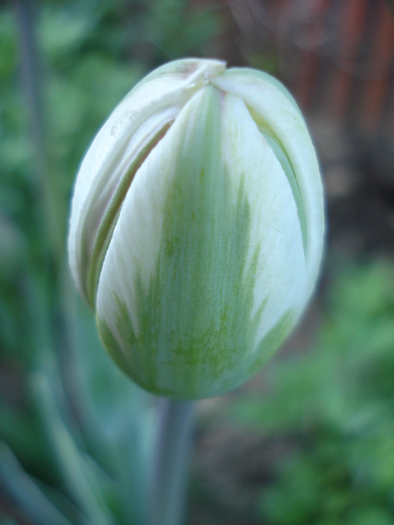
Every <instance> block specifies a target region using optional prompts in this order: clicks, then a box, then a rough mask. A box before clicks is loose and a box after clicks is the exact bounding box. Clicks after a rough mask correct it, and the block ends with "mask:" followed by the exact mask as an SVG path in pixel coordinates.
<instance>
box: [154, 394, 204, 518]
mask: <svg viewBox="0 0 394 525" xmlns="http://www.w3.org/2000/svg"><path fill="white" fill-rule="evenodd" d="M193 408H194V402H193V401H175V400H173V399H165V398H162V399H160V401H159V429H158V436H157V443H156V450H155V457H154V461H153V468H152V479H151V486H150V494H149V496H150V497H149V500H148V505H149V509H148V525H180V523H181V522H182V519H183V513H184V506H185V495H186V485H187V483H186V474H187V470H188V463H189V456H190V449H191V434H192V427H193V412H194V411H193Z"/></svg>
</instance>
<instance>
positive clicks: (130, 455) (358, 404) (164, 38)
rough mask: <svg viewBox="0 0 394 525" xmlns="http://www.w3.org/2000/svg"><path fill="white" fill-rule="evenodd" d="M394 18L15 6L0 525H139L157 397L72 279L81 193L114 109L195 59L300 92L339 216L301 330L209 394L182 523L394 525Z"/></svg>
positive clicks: (355, 6)
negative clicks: (139, 87)
mask: <svg viewBox="0 0 394 525" xmlns="http://www.w3.org/2000/svg"><path fill="white" fill-rule="evenodd" d="M393 16H394V7H393V3H392V2H391V1H389V0H387V1H385V0H243V1H241V0H163V1H158V0H156V1H155V0H145V1H144V0H113V1H109V0H85V1H84V2H81V1H77V0H71V1H67V2H66V1H65V0H51V1H49V0H48V1H44V0H42V1H39V0H36V1H33V0H31V1H30V0H15V1H4V0H3V2H1V3H0V174H1V175H0V525H12V524H21V525H30V524H38V525H47V524H48V525H57V524H59V525H67V524H74V525H79V524H81V525H82V524H95V525H101V524H103V525H108V524H114V525H116V524H118V525H122V524H125V525H126V524H127V525H133V524H135V525H138V524H139V523H141V519H142V516H143V513H144V500H145V498H144V491H145V490H146V483H147V480H146V477H147V472H148V470H149V462H150V457H151V452H152V442H153V438H154V432H155V425H156V419H155V400H154V399H153V398H152V397H151V396H149V395H148V394H145V393H144V392H142V391H141V390H140V389H139V388H137V387H136V386H134V385H133V384H132V383H131V382H130V381H129V380H127V379H126V378H125V377H124V376H123V375H122V374H121V372H119V371H118V370H117V369H115V366H114V365H113V364H112V362H110V360H109V358H107V357H106V354H105V352H104V351H103V350H102V348H101V346H100V343H99V341H98V340H97V335H96V332H95V327H94V322H93V318H92V315H91V313H90V312H89V311H88V309H87V307H86V306H85V305H84V304H82V302H81V301H80V300H79V298H78V297H77V295H76V293H75V292H74V287H73V285H72V284H71V282H70V277H69V274H68V269H67V262H66V250H65V243H66V234H67V217H68V206H69V200H70V196H71V191H72V185H73V181H74V177H75V174H76V171H77V169H78V165H79V162H80V160H81V158H82V156H83V154H84V151H85V150H86V149H87V147H88V146H89V144H90V142H91V140H92V138H93V136H94V134H95V133H96V131H97V129H98V128H99V126H100V125H101V124H102V123H103V121H104V120H105V119H106V117H107V116H108V114H109V112H110V111H111V110H112V109H113V108H114V106H115V105H116V104H117V103H118V102H119V101H120V99H121V98H122V97H123V96H124V95H125V94H126V93H127V92H128V91H129V90H130V89H131V87H132V86H133V85H134V84H135V83H136V82H138V80H139V79H141V77H143V76H144V75H145V74H147V73H148V72H149V71H150V70H151V69H153V68H155V67H157V66H159V65H160V64H162V63H164V62H167V61H169V60H172V59H176V58H181V57H188V56H199V57H216V58H222V59H225V60H226V61H227V62H228V65H229V66H250V67H254V68H259V69H263V70H265V71H268V72H269V73H271V74H273V75H275V76H276V77H278V78H279V79H281V80H282V82H284V84H285V85H286V86H287V87H288V88H289V89H290V91H291V92H292V93H293V94H294V96H295V98H296V99H297V101H298V102H299V104H300V105H301V107H302V109H303V110H304V113H305V115H306V119H307V122H308V124H309V127H310V129H311V133H312V135H313V138H314V141H315V144H316V147H317V150H318V153H319V156H320V161H321V168H322V173H323V177H324V181H325V188H326V196H327V219H328V233H327V247H326V259H325V265H324V268H323V272H322V276H321V280H320V284H319V287H318V290H317V293H316V296H315V299H314V301H313V303H312V305H311V308H310V309H309V312H308V313H307V315H306V316H305V319H304V321H303V323H302V324H301V325H300V327H299V328H298V330H297V331H296V332H295V333H294V335H293V337H292V338H291V340H289V341H288V342H287V343H286V344H285V346H284V347H283V348H282V349H281V350H280V352H278V354H277V355H276V357H275V358H274V359H272V360H271V361H270V362H269V363H268V364H267V365H266V366H265V367H264V368H263V370H262V371H261V372H259V373H258V374H256V375H255V376H254V377H253V378H252V380H251V381H250V382H249V383H247V384H246V385H244V386H243V387H241V388H239V389H237V390H236V391H234V392H232V393H230V394H228V395H226V396H222V397H219V398H215V399H211V400H207V401H204V402H201V403H199V409H198V420H197V427H196V431H195V434H194V445H195V449H194V454H193V458H192V465H191V479H190V483H189V497H188V507H187V524H189V525H197V524H204V525H211V524H212V525H216V524H217V525H222V524H223V525H224V524H226V525H232V524H234V525H235V524H237V525H239V524H240V523H242V524H243V525H259V524H261V525H264V524H265V525H282V524H283V525H304V524H310V525H312V524H313V525H315V524H319V525H337V524H341V525H342V524H345V525H394V259H393V257H394V169H393V166H394V162H393V161H394V90H393V86H394V76H393V73H394V60H393V59H394V25H393Z"/></svg>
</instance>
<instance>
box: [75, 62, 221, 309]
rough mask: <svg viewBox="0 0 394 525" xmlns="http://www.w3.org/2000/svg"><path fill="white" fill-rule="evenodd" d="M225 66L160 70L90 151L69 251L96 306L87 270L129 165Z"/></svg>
mask: <svg viewBox="0 0 394 525" xmlns="http://www.w3.org/2000/svg"><path fill="white" fill-rule="evenodd" d="M224 67H225V64H224V63H223V62H220V61H215V60H197V59H196V60H184V61H178V62H176V63H171V64H167V65H166V66H163V67H162V68H159V69H157V70H156V71H155V72H153V73H152V74H151V75H148V76H147V77H146V78H145V79H144V80H143V81H141V82H140V83H139V84H138V85H137V86H136V87H135V88H134V89H133V90H132V91H131V92H130V93H129V94H128V95H127V96H126V97H125V98H124V99H123V101H122V102H121V103H120V104H119V105H118V106H117V107H116V109H115V110H114V111H113V113H112V114H111V115H110V117H109V118H108V120H107V121H106V123H105V124H104V126H103V127H102V128H101V130H100V131H99V133H98V134H97V136H96V138H95V140H94V141H93V143H92V145H91V147H90V149H89V150H88V152H87V155H86V157H85V159H84V161H83V163H82V165H81V168H80V171H79V174H78V177H77V181H76V185H75V189H74V197H73V203H72V211H71V218H70V233H69V241H68V247H69V260H70V267H71V271H72V274H73V277H74V279H75V282H76V283H77V284H78V287H79V289H80V291H81V293H82V294H83V295H84V296H85V298H86V299H87V300H88V302H90V304H91V305H92V306H94V304H93V303H94V295H95V290H91V288H94V287H95V286H94V283H93V285H92V284H88V283H86V280H87V277H86V274H87V273H88V271H89V269H88V268H87V267H88V266H89V265H90V263H91V261H90V258H91V256H92V251H93V249H94V240H95V238H96V234H97V231H98V229H99V227H100V224H101V221H102V219H103V216H104V215H105V213H106V211H107V207H108V206H109V203H110V201H111V199H112V198H113V196H114V194H115V192H116V190H117V188H118V186H119V184H120V182H121V181H122V179H123V178H124V176H125V173H127V170H128V169H130V165H132V163H133V162H134V161H135V162H136V163H137V164H138V163H139V158H138V155H139V154H140V153H141V150H143V149H144V148H146V147H149V144H150V142H151V141H152V140H153V139H154V137H155V136H160V135H161V134H162V133H163V132H164V131H165V129H166V126H167V125H168V124H169V123H171V122H172V121H173V120H174V119H175V118H176V116H177V115H178V113H179V111H180V109H181V108H182V107H183V106H184V105H185V103H186V102H187V100H189V99H190V97H191V96H192V95H193V94H194V93H195V92H196V91H197V90H198V89H201V87H203V86H204V85H205V84H206V83H207V82H208V79H209V78H210V76H212V75H214V74H217V73H218V72H219V71H221V70H223V69H224ZM132 176H133V174H129V178H131V179H132ZM130 182H131V181H130ZM112 227H113V226H112V225H111V229H112Z"/></svg>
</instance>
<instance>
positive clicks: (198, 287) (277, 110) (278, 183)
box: [69, 59, 324, 399]
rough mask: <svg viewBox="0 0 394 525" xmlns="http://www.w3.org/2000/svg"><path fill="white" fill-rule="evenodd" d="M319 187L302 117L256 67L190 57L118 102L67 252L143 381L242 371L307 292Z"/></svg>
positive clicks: (313, 269)
mask: <svg viewBox="0 0 394 525" xmlns="http://www.w3.org/2000/svg"><path fill="white" fill-rule="evenodd" d="M323 230H324V213H323V194H322V184H321V178H320V174H319V167H318V162H317V159H316V154H315V150H314V148H313V145H312V142H311V139H310V136H309V133H308V130H307V128H306V125H305V122H304V119H303V117H302V115H301V113H300V110H299V108H298V107H297V105H296V103H295V102H294V100H293V99H292V97H291V96H290V95H289V93H288V92H287V91H286V89H285V88H284V87H283V86H282V85H281V84H280V83H279V82H278V81H277V80H275V79H274V78H272V77H271V76H269V75H267V74H265V73H262V72H260V71H256V70H253V69H241V68H239V69H226V66H225V63H223V62H221V61H217V60H198V59H187V60H178V61H175V62H171V63H169V64H167V65H165V66H163V67H160V68H159V69H157V70H156V71H154V72H153V73H151V74H150V75H148V76H147V77H146V78H145V79H144V80H142V81H141V82H140V83H139V84H138V85H137V86H136V87H135V88H134V89H133V90H132V91H131V92H130V93H129V94H128V95H127V96H126V97H125V98H124V100H123V101H122V102H121V103H120V104H119V105H118V107H117V108H116V109H115V110H114V112H113V113H112V114H111V115H110V117H109V119H108V120H107V122H106V123H105V124H104V126H103V127H102V128H101V130H100V131H99V133H98V134H97V136H96V138H95V139H94V141H93V143H92V145H91V147H90V149H89V150H88V152H87V154H86V157H85V159H84V160H83V162H82V165H81V168H80V171H79V174H78V177H77V181H76V185H75V192H74V198H73V203H72V212H71V219H70V235H69V258H70V265H71V270H72V275H73V277H74V280H75V282H76V284H77V286H78V288H79V290H80V292H81V293H82V295H83V296H84V298H85V299H86V301H87V302H88V303H89V304H90V306H91V307H92V308H93V309H94V311H95V312H96V320H97V326H98V331H99V334H100V337H101V340H102V342H103V344H104V346H105V348H106V349H107V351H108V352H109V354H110V355H111V356H112V358H113V359H114V361H115V362H116V363H117V364H118V365H119V366H120V367H121V368H122V369H123V370H124V371H125V372H126V373H127V374H128V375H129V376H130V377H131V378H133V379H134V380H135V381H136V382H137V383H138V384H139V385H141V386H142V387H144V388H145V389H147V390H149V391H151V392H154V393H157V394H160V395H164V396H169V397H173V398H178V399H197V398H203V397H208V396H213V395H216V394H220V393H223V392H225V391H227V390H229V389H231V388H233V387H235V386H237V385H239V384H241V383H242V382H243V381H245V380H246V379H247V378H248V377H249V376H250V375H251V374H253V373H254V372H255V371H256V370H258V369H259V367H260V366H261V365H262V364H263V363H264V362H265V361H266V360H267V358H268V357H269V356H271V355H272V354H273V352H274V351H275V350H276V349H277V348H278V346H279V345H280V343H281V342H282V341H283V340H284V338H285V337H286V336H287V335H288V334H289V332H290V331H291V329H292V328H293V327H294V326H295V324H296V323H297V321H298V320H299V318H300V316H301V314H302V312H303V310H304V309H305V306H306V304H307V302H308V300H309V298H310V296H311V294H312V291H313V288H314V285H315V282H316V278H317V275H318V270H319V265H320V261H321V256H322V246H323Z"/></svg>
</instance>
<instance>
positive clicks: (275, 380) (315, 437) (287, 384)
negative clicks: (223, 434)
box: [230, 262, 394, 525]
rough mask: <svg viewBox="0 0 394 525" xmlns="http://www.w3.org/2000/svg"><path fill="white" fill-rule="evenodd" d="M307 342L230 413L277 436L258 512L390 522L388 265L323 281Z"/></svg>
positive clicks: (393, 504) (393, 489)
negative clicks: (321, 312)
mask: <svg viewBox="0 0 394 525" xmlns="http://www.w3.org/2000/svg"><path fill="white" fill-rule="evenodd" d="M327 310H328V311H327V314H326V315H325V318H324V320H323V325H322V327H321V330H320V334H319V337H318V341H317V342H316V344H315V345H314V348H313V349H312V350H310V351H309V352H307V353H303V354H302V355H296V356H293V357H290V358H286V359H285V360H283V361H280V360H278V361H276V362H275V363H272V364H271V365H268V368H267V369H266V370H265V371H264V374H265V377H266V378H267V380H268V381H269V383H270V385H271V388H270V389H269V390H270V392H269V395H267V397H266V398H264V399H261V397H259V398H251V397H248V398H242V399H241V400H240V401H239V402H238V403H236V404H234V405H232V407H231V409H230V412H231V416H232V417H235V418H236V420H237V421H238V422H239V421H241V422H242V424H244V425H246V426H249V425H251V426H253V427H256V428H260V429H262V431H263V432H264V433H266V434H267V435H268V436H270V437H271V438H272V439H275V438H277V439H282V440H283V438H284V437H285V438H286V440H287V442H288V453H287V454H285V456H284V457H283V458H282V461H280V462H279V465H278V466H277V469H276V472H275V476H274V481H273V482H272V483H271V484H269V485H268V486H267V487H266V488H264V489H263V491H262V495H261V506H260V509H261V516H262V517H263V518H264V519H265V520H267V521H268V523H272V524H281V525H301V524H302V525H308V524H310V525H312V524H313V525H316V524H319V525H320V524H321V525H334V524H335V525H337V524H339V523H341V524H344V525H363V524H374V525H375V524H376V525H389V524H390V525H392V524H394V439H393V436H394V266H393V264H392V263H389V262H375V263H374V264H369V265H367V266H365V267H361V268H358V267H357V268H350V269H348V270H347V271H345V272H343V274H341V276H340V277H339V278H338V279H337V280H336V281H335V282H333V283H331V285H330V288H329V298H328V305H327Z"/></svg>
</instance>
